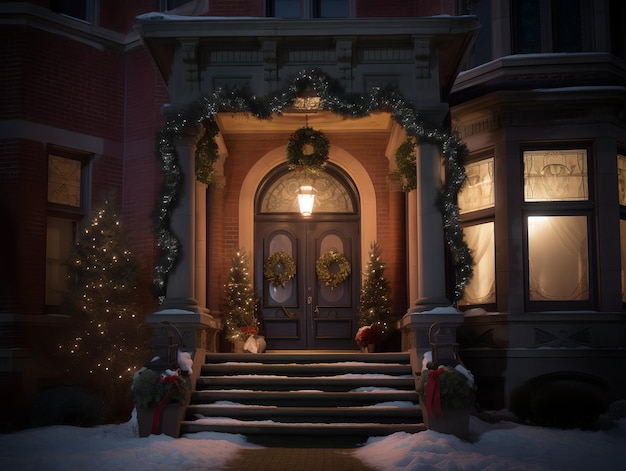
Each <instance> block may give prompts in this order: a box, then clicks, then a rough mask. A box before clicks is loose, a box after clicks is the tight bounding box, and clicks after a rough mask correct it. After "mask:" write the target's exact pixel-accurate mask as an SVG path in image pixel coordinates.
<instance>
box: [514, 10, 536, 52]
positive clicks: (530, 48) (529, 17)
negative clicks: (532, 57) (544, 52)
mask: <svg viewBox="0 0 626 471" xmlns="http://www.w3.org/2000/svg"><path fill="white" fill-rule="evenodd" d="M539 3H540V2H539V0H513V2H512V6H513V8H512V11H513V25H512V26H513V52H514V53H515V54H529V53H533V52H541V19H540V11H539V9H540V4H539Z"/></svg>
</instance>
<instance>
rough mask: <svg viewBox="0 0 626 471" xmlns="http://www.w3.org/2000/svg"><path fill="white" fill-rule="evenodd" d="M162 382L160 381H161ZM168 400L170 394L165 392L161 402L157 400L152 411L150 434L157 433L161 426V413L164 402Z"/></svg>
mask: <svg viewBox="0 0 626 471" xmlns="http://www.w3.org/2000/svg"><path fill="white" fill-rule="evenodd" d="M161 382H162V381H161ZM168 402H170V394H169V393H167V394H166V395H165V397H164V398H163V399H161V402H159V403H158V404H157V405H156V406H155V408H154V412H153V413H152V434H153V435H157V434H158V433H159V431H160V430H159V429H160V428H161V413H162V412H163V408H164V407H165V406H166V404H167V403H168Z"/></svg>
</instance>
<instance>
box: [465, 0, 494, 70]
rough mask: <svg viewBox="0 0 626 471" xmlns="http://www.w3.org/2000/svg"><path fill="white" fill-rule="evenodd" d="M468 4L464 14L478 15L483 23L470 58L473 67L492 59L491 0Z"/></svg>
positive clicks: (480, 0) (475, 1) (477, 0)
mask: <svg viewBox="0 0 626 471" xmlns="http://www.w3.org/2000/svg"><path fill="white" fill-rule="evenodd" d="M467 4H468V7H467V9H466V10H465V12H464V14H468V15H476V17H477V18H478V21H480V24H481V25H482V27H481V28H480V30H479V31H478V36H477V37H476V42H475V43H474V46H473V47H472V50H471V51H470V55H469V58H468V67H469V68H471V67H476V66H479V65H480V64H484V63H485V62H489V61H490V60H491V28H492V26H491V0H474V1H472V2H467Z"/></svg>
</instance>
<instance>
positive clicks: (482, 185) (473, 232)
mask: <svg viewBox="0 0 626 471" xmlns="http://www.w3.org/2000/svg"><path fill="white" fill-rule="evenodd" d="M493 166H494V158H493V157H489V158H486V159H485V158H483V159H480V160H476V161H474V162H471V163H468V164H467V165H466V166H465V173H466V175H467V177H466V179H465V183H464V184H463V187H462V189H461V191H460V192H459V195H458V204H459V210H460V213H461V214H462V215H463V234H464V237H465V242H466V243H467V246H468V247H469V249H470V250H471V252H472V258H473V260H474V267H473V272H474V276H473V277H472V279H471V280H470V282H469V283H468V284H467V285H466V286H465V290H464V292H463V297H462V298H461V299H460V300H459V305H460V306H470V305H487V304H492V305H493V304H495V303H496V246H495V222H494V221H495V214H494V208H495V196H494V195H495V191H494V188H495V187H494V183H495V180H494V169H493Z"/></svg>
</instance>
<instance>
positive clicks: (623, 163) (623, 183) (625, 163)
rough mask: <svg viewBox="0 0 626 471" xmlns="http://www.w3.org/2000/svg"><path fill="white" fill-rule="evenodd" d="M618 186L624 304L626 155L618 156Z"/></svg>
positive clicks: (625, 287)
mask: <svg viewBox="0 0 626 471" xmlns="http://www.w3.org/2000/svg"><path fill="white" fill-rule="evenodd" d="M617 184H618V195H619V196H618V197H619V204H620V213H621V216H620V221H619V237H620V258H621V262H622V263H621V274H622V302H623V303H626V155H621V154H618V155H617Z"/></svg>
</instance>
